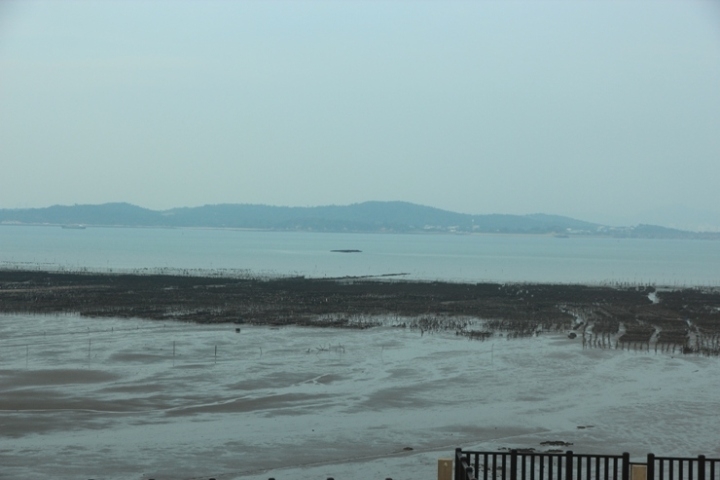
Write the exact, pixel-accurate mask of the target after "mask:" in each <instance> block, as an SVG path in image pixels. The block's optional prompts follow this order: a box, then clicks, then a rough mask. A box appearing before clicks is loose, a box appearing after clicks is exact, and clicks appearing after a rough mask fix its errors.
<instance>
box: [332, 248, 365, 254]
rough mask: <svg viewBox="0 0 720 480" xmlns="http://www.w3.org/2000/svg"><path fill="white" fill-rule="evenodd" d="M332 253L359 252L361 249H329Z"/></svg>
mask: <svg viewBox="0 0 720 480" xmlns="http://www.w3.org/2000/svg"><path fill="white" fill-rule="evenodd" d="M330 251H331V252H334V253H361V252H362V250H354V249H343V250H330Z"/></svg>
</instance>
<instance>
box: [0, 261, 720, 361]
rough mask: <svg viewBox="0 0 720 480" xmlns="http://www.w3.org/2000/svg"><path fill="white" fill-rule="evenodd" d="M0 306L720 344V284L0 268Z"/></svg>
mask: <svg viewBox="0 0 720 480" xmlns="http://www.w3.org/2000/svg"><path fill="white" fill-rule="evenodd" d="M0 312H3V313H38V314H49V313H78V314H80V315H83V316H89V317H108V316H112V317H134V318H145V319H149V320H180V321H191V322H197V323H224V322H231V323H237V324H243V323H247V324H256V325H271V326H282V325H308V326H327V327H349V328H367V327H372V326H376V325H379V324H381V323H382V321H383V319H385V320H387V319H393V320H394V321H393V324H394V325H397V326H406V327H413V328H419V329H421V330H423V331H435V330H448V329H452V330H455V331H456V332H457V333H458V334H465V335H468V336H469V337H470V338H477V339H484V338H487V337H489V336H493V335H504V336H509V337H513V336H526V335H535V334H539V333H542V332H547V331H562V332H567V333H569V334H570V335H571V336H572V334H573V333H574V334H575V335H576V336H577V337H579V338H580V339H581V340H582V341H583V342H584V344H586V345H588V346H597V347H609V348H625V347H628V348H639V349H648V350H650V349H655V350H671V351H676V350H678V351H682V352H685V353H696V352H697V353H704V354H711V355H717V354H718V353H720V289H713V288H672V289H670V288H655V287H652V286H588V285H565V284H561V285H552V284H498V283H479V284H463V283H449V282H417V281H398V280H394V281H378V280H372V279H367V278H341V279H309V278H304V277H297V278H271V279H253V278H220V277H197V276H181V275H178V276H174V275H132V274H100V273H55V272H39V271H17V270H8V271H0Z"/></svg>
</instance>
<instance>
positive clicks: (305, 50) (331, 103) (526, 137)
mask: <svg viewBox="0 0 720 480" xmlns="http://www.w3.org/2000/svg"><path fill="white" fill-rule="evenodd" d="M0 167H1V169H0V207H1V208H17V207H39V206H48V205H52V204H74V203H104V202H112V201H127V202H131V203H134V204H137V205H140V206H144V207H149V208H153V209H164V208H170V207H176V206H195V205H202V204H209V203H266V204H273V205H293V206H295V205H297V206H307V205H326V204H349V203H355V202H362V201H365V200H405V201H410V202H415V203H420V204H425V205H430V206H435V207H440V208H444V209H449V210H454V211H459V212H466V213H534V212H544V213H554V214H563V215H571V216H575V217H579V218H583V219H586V220H599V221H612V220H614V219H625V218H627V219H635V218H638V215H640V214H643V212H646V214H647V215H651V213H652V212H651V211H652V210H653V209H655V208H656V207H658V206H665V205H684V206H685V207H688V208H691V209H698V210H705V211H707V212H708V213H709V214H715V215H717V216H718V218H720V6H718V3H717V2H710V1H707V2H698V1H669V2H666V1H658V0H652V1H618V2H613V1H609V0H604V1H579V0H571V1H534V0H533V1H499V0H495V1H490V0H488V1H473V2H460V1H455V2H448V1H393V0H388V1H350V0H343V1H322V2H315V1H313V2H310V1H298V0H293V1H237V2H233V1H210V2H207V1H199V0H196V1H178V0H172V1H108V0H103V1H91V0H84V1H78V2H73V1H49V2H44V1H26V0H23V1H7V0H5V1H3V2H2V3H0ZM655 213H657V212H655ZM636 221H642V218H638V220H636Z"/></svg>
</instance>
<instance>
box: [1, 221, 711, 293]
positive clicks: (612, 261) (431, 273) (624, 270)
mask: <svg viewBox="0 0 720 480" xmlns="http://www.w3.org/2000/svg"><path fill="white" fill-rule="evenodd" d="M337 249H357V250H361V252H360V253H337V252H332V250H337ZM0 268H33V269H35V268H38V269H49V270H71V271H81V270H91V271H101V272H106V271H112V272H133V271H145V272H147V271H159V270H163V271H168V272H171V273H175V272H180V273H184V272H185V271H187V272H188V273H191V274H207V273H220V274H223V275H238V274H241V275H255V276H256V275H303V276H307V277H343V276H381V275H396V274H403V275H402V276H400V277H399V278H408V279H421V280H449V281H468V282H480V281H497V282H547V283H593V284H594V283H617V282H620V283H640V284H656V285H670V286H674V285H691V286H708V285H710V286H717V285H720V249H719V248H718V243H717V242H713V241H702V240H656V239H653V240H648V239H614V238H599V237H572V238H555V237H551V236H531V235H528V236H523V235H398V234H339V233H306V232H262V231H239V230H201V229H133V228H87V229H86V230H64V229H60V228H58V227H19V226H4V227H0Z"/></svg>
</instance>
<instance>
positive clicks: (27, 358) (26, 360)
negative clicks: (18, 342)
mask: <svg viewBox="0 0 720 480" xmlns="http://www.w3.org/2000/svg"><path fill="white" fill-rule="evenodd" d="M29 360H30V345H25V368H27V367H28V361H29Z"/></svg>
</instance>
